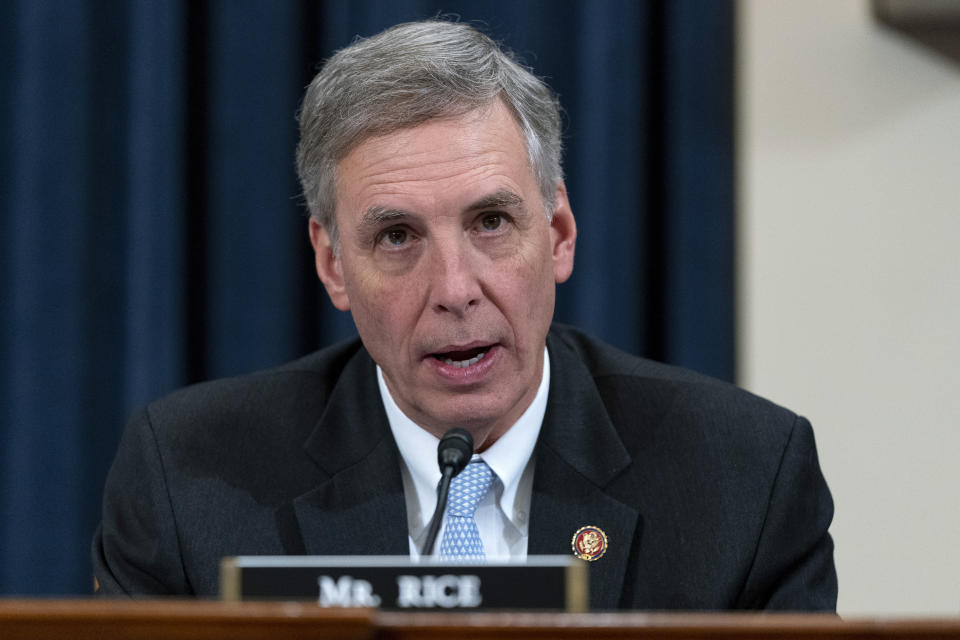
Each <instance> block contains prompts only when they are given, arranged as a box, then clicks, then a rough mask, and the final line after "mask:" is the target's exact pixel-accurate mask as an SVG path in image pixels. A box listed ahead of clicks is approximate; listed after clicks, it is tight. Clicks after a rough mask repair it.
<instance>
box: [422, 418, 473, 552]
mask: <svg viewBox="0 0 960 640" xmlns="http://www.w3.org/2000/svg"><path fill="white" fill-rule="evenodd" d="M471 456H473V436H471V435H470V432H469V431H467V430H466V429H460V428H458V427H454V428H453V429H450V430H449V431H447V432H446V433H445V434H443V437H442V438H440V444H439V445H437V463H438V464H439V465H440V483H439V484H438V485H437V508H436V509H434V511H433V517H432V518H431V519H430V527H429V528H428V529H427V539H426V541H425V542H424V545H423V551H422V552H421V554H420V555H422V556H429V555H432V554H433V545H434V543H435V542H436V541H437V533H438V532H439V531H440V523H441V522H443V512H444V511H446V509H447V494H449V493H450V481H451V480H453V478H454V476H456V475H457V474H458V473H460V472H461V471H463V469H464V467H466V466H467V463H468V462H470V458H471Z"/></svg>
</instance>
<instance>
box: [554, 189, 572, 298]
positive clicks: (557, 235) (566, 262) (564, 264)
mask: <svg viewBox="0 0 960 640" xmlns="http://www.w3.org/2000/svg"><path fill="white" fill-rule="evenodd" d="M550 241H551V245H552V247H553V277H554V279H555V280H556V281H557V282H558V283H559V282H566V280H567V278H569V277H570V274H571V273H573V252H574V249H575V248H576V244H577V222H576V220H574V219H573V211H571V210H570V201H569V200H567V187H566V186H565V185H564V184H563V183H562V182H561V183H560V184H558V185H557V196H556V204H555V205H554V209H553V218H551V219H550Z"/></svg>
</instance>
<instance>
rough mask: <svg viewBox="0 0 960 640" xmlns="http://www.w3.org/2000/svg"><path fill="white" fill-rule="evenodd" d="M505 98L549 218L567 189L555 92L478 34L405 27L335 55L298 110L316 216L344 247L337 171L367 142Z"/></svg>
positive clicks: (466, 28) (302, 160) (300, 157)
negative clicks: (558, 192) (338, 217)
mask: <svg viewBox="0 0 960 640" xmlns="http://www.w3.org/2000/svg"><path fill="white" fill-rule="evenodd" d="M497 98H501V99H502V100H503V101H504V103H505V104H506V105H507V106H508V107H509V108H510V110H511V111H512V112H513V115H514V117H515V118H516V120H517V123H518V124H519V126H520V129H521V131H522V132H523V136H524V139H525V141H526V146H527V153H528V156H529V161H530V166H531V168H532V170H533V173H534V176H535V177H536V179H537V182H538V183H539V185H540V192H541V194H542V196H543V202H544V207H545V209H546V211H545V213H546V215H547V217H548V218H550V217H552V215H553V208H554V206H555V200H556V189H557V185H558V184H559V183H560V181H561V180H563V170H562V168H561V160H560V156H561V144H560V126H561V125H560V104H559V102H558V101H557V98H556V95H555V94H554V93H553V91H552V90H551V89H550V88H549V87H548V86H547V85H546V84H545V83H544V82H543V81H542V80H540V79H539V78H537V77H536V76H535V75H533V74H532V73H531V72H530V71H529V70H528V69H526V68H525V67H523V66H521V65H520V64H519V63H518V62H517V61H516V60H515V59H514V57H513V56H512V54H510V53H509V52H505V51H503V50H501V48H500V47H499V45H497V43H496V42H494V41H493V40H491V39H490V38H489V37H487V36H486V35H484V34H483V33H481V32H480V31H478V30H477V29H475V28H474V27H472V26H470V25H467V24H463V23H459V22H449V21H445V20H427V21H424V22H409V23H405V24H400V25H397V26H394V27H391V28H390V29H387V30H386V31H384V32H382V33H380V34H378V35H375V36H372V37H370V38H365V39H358V40H357V41H355V42H354V43H353V44H351V45H350V46H348V47H346V48H344V49H341V50H340V51H337V52H336V53H335V54H334V55H333V57H331V58H330V59H329V60H328V61H327V62H326V64H324V66H323V68H322V69H321V70H320V72H319V73H318V74H317V75H316V77H314V79H313V81H312V82H311V83H310V86H309V87H307V92H306V95H305V96H304V98H303V104H302V105H301V107H300V114H299V120H300V143H299V145H298V146H297V172H298V173H299V175H300V184H301V186H302V187H303V194H304V197H305V198H306V201H307V207H308V209H309V210H310V215H311V217H313V218H314V219H316V220H317V221H318V222H319V223H320V224H321V225H323V227H324V228H325V229H326V230H327V233H328V234H329V235H330V240H331V243H332V245H333V247H334V248H337V247H338V243H339V232H338V230H337V221H336V216H335V210H336V168H337V163H338V162H339V161H340V160H342V159H343V158H344V157H345V156H346V155H347V154H348V153H349V152H350V151H351V150H352V149H353V148H354V147H356V146H357V145H358V144H360V143H361V142H363V141H364V140H366V139H368V138H370V137H372V136H378V135H385V134H388V133H392V132H394V131H397V130H399V129H404V128H408V127H414V126H416V125H419V124H422V123H424V122H426V121H428V120H432V119H434V118H449V117H457V116H460V115H464V114H466V113H468V112H470V111H473V110H475V109H478V108H480V107H484V106H487V105H489V104H491V103H492V102H493V101H494V100H496V99H497Z"/></svg>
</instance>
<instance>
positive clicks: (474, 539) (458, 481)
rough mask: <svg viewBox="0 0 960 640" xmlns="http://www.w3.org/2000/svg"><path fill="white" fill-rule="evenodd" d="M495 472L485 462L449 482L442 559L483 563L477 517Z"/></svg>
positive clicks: (468, 466)
mask: <svg viewBox="0 0 960 640" xmlns="http://www.w3.org/2000/svg"><path fill="white" fill-rule="evenodd" d="M492 480H493V471H491V470H490V467H488V466H487V463H486V462H484V461H483V460H477V461H476V462H471V463H470V464H468V465H467V467H466V469H464V470H463V471H461V472H460V473H459V474H457V477H455V478H454V479H453V480H452V481H451V482H450V498H449V499H448V502H447V517H446V528H445V529H444V531H443V540H441V541H440V559H441V560H483V559H484V558H486V555H485V554H484V552H483V541H482V540H480V530H479V529H477V521H476V519H475V518H474V514H475V513H476V511H477V505H478V504H479V503H480V501H481V500H483V496H485V495H487V490H488V489H490V482H491V481H492Z"/></svg>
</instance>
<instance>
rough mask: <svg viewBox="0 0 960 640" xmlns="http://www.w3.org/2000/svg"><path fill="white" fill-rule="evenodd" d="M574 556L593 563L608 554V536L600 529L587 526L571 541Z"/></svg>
mask: <svg viewBox="0 0 960 640" xmlns="http://www.w3.org/2000/svg"><path fill="white" fill-rule="evenodd" d="M571 544H572V546H573V555H575V556H577V557H578V558H580V559H581V560H586V561H588V562H593V561H594V560H598V559H600V558H601V557H603V554H605V553H606V552H607V534H605V533H604V532H603V529H601V528H600V527H594V526H586V527H580V528H579V529H577V532H576V533H575V534H573V540H572V541H571Z"/></svg>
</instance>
